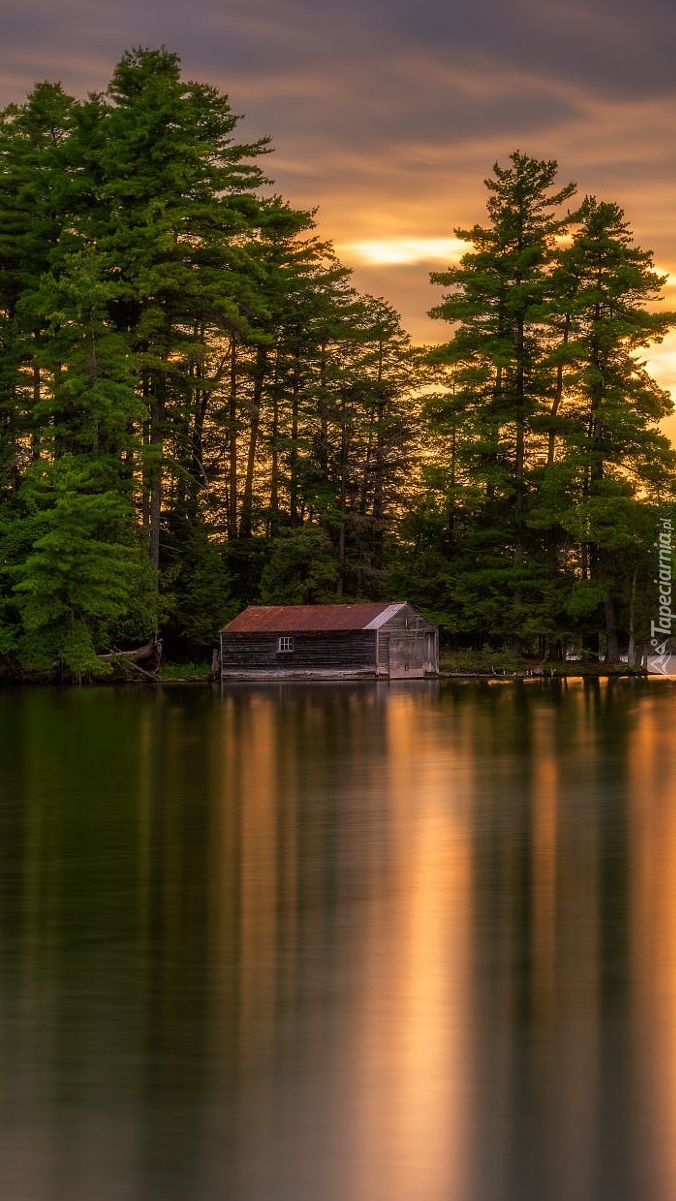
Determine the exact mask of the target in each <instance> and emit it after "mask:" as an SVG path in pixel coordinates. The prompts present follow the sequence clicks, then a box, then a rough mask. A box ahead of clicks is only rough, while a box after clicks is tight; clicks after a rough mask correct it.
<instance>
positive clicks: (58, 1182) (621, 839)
mask: <svg viewBox="0 0 676 1201" xmlns="http://www.w3.org/2000/svg"><path fill="white" fill-rule="evenodd" d="M99 698H100V699H99V700H98V701H96V702H94V701H92V697H91V695H89V696H84V694H83V695H81V696H80V697H79V699H78V697H76V696H74V695H73V696H71V697H70V699H69V700H68V701H67V702H66V704H67V706H68V708H67V709H63V708H62V709H61V710H59V717H58V721H59V722H60V723H61V725H60V726H59V728H58V731H57V734H58V736H55V737H54V739H53V742H52V744H51V749H50V743H49V740H48V739H46V738H45V725H44V721H45V719H46V711H47V709H48V708H49V703H48V700H47V699H46V698H45V696H44V695H43V696H41V697H37V698H34V697H33V696H29V697H28V698H24V700H23V702H22V705H23V707H22V706H14V707H9V708H7V710H6V721H7V722H8V726H7V728H8V729H10V730H11V731H13V732H12V733H11V737H10V738H8V742H7V747H6V750H7V752H8V755H9V763H10V768H11V771H10V772H9V775H7V776H6V779H10V778H11V779H12V780H14V781H15V783H14V784H13V786H12V787H13V789H14V791H13V792H12V793H11V795H10V796H9V801H10V803H9V804H8V806H7V807H6V808H4V809H3V808H0V833H1V834H2V837H0V857H3V862H2V867H3V870H2V871H1V872H0V973H1V974H2V979H1V980H0V984H2V988H0V1067H1V1068H2V1075H1V1076H0V1142H1V1143H2V1144H7V1147H4V1146H2V1145H0V1151H3V1150H7V1154H6V1155H5V1156H4V1158H3V1157H0V1193H1V1194H2V1195H3V1197H4V1196H8V1197H11V1201H46V1197H49V1201H61V1198H62V1197H63V1198H64V1201H65V1198H66V1197H68V1201H109V1199H110V1201H118V1198H121V1197H125V1199H126V1198H133V1197H139V1198H141V1197H142V1198H143V1201H160V1198H161V1201H178V1199H179V1198H180V1199H181V1201H184V1199H185V1198H187V1197H189V1198H190V1201H214V1198H215V1197H220V1196H226V1195H227V1196H228V1197H231V1198H232V1199H233V1201H271V1198H273V1197H274V1198H275V1201H317V1198H319V1197H321V1198H322V1201H544V1199H546V1201H606V1199H607V1198H608V1199H609V1198H611V1197H612V1198H613V1201H615V1198H618V1201H673V1197H674V1196H676V742H675V741H672V738H671V731H672V729H673V728H674V718H675V717H676V692H675V691H674V688H673V687H672V686H671V685H670V684H668V683H665V685H664V686H663V687H661V688H659V687H653V686H652V685H651V684H643V683H640V682H639V683H637V684H635V683H633V682H631V681H621V682H617V683H615V684H609V685H604V684H600V685H598V686H596V685H585V686H582V685H579V686H577V685H570V686H568V687H565V686H558V685H556V684H552V685H551V686H548V685H542V684H533V685H524V686H514V685H510V686H502V685H499V686H495V687H491V686H479V687H475V686H462V685H459V686H444V685H434V684H430V685H427V684H424V685H422V684H421V685H415V684H410V683H407V684H402V685H400V686H399V685H378V686H373V687H372V686H370V685H358V686H354V685H345V686H343V687H326V686H308V687H304V686H293V687H291V686H289V687H277V686H270V687H258V688H256V687H241V688H237V687H233V688H230V689H226V690H224V691H223V692H222V693H214V694H213V695H212V694H211V693H204V692H199V693H192V694H191V693H189V692H185V693H182V692H181V691H172V690H167V691H166V692H165V693H164V694H157V695H151V694H145V696H144V697H143V698H142V699H141V700H137V699H136V697H134V699H133V700H130V698H129V695H128V694H124V695H118V694H115V695H113V694H112V693H111V694H108V693H104V694H99ZM1 699H2V698H1V697H0V701H1ZM106 706H108V707H109V709H110V713H109V714H108V716H107V718H106V720H105V722H101V720H100V718H99V717H98V716H97V707H98V708H103V709H106ZM38 719H39V720H38ZM12 723H14V724H13V725H12ZM74 730H76V731H77V733H78V738H75V737H74ZM78 739H79V743H78ZM78 745H79V746H80V747H81V748H82V747H84V748H86V751H81V753H80V755H79V757H78V754H77V753H76V752H77V748H78ZM64 748H65V749H64ZM83 756H84V758H83ZM102 763H105V764H106V765H107V768H106V774H105V777H104V778H102V776H101V764H102ZM3 1080H4V1082H5V1083H4V1090H5V1092H4V1095H3V1084H2V1082H1V1081H3ZM10 1094H11V1095H10ZM10 1186H11V1187H10ZM50 1190H51V1191H50Z"/></svg>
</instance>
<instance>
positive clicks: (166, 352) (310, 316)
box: [0, 49, 676, 678]
mask: <svg viewBox="0 0 676 1201" xmlns="http://www.w3.org/2000/svg"><path fill="white" fill-rule="evenodd" d="M238 123H239V118H238V117H237V116H236V115H235V114H234V113H233V111H232V110H231V108H230V105H229V102H228V99H227V98H226V97H225V96H224V95H222V94H221V93H219V92H218V91H217V90H216V89H215V88H213V87H211V86H209V85H206V84H202V83H196V82H192V81H186V80H184V79H183V77H182V73H181V65H180V61H179V59H178V57H177V56H176V55H174V54H171V53H169V52H167V51H166V50H164V49H161V50H145V49H143V50H134V51H131V52H129V53H127V54H125V55H124V56H123V58H122V59H121V61H120V62H119V64H118V65H117V67H116V68H115V71H114V73H113V76H112V79H111V82H110V84H109V86H108V88H107V90H106V91H105V92H104V93H101V94H90V95H89V96H88V97H87V98H86V99H85V100H78V99H76V98H74V97H72V96H69V95H67V94H66V93H65V92H64V90H63V89H62V87H61V86H60V85H59V84H57V83H41V84H39V85H37V86H36V87H35V88H34V90H33V91H32V92H31V93H30V95H29V96H28V97H27V98H26V100H25V102H24V103H22V104H14V105H10V106H9V107H8V108H6V109H5V110H4V111H3V112H2V113H1V114H0V164H1V165H0V338H1V339H2V355H1V357H0V572H1V574H0V610H1V611H0V657H1V658H2V662H3V663H4V668H5V671H14V672H15V673H17V672H22V671H25V670H32V671H50V670H53V668H54V666H55V665H58V667H59V670H60V671H61V673H62V675H65V676H70V677H75V678H81V677H86V676H88V677H92V676H96V675H100V674H105V673H106V672H107V671H109V670H110V669H109V665H108V663H107V662H106V660H104V659H102V658H101V657H100V656H101V655H102V654H106V653H108V652H110V651H111V649H115V648H121V647H132V646H134V645H136V644H138V643H139V642H143V641H144V640H148V639H150V638H152V637H153V636H155V635H157V633H158V632H159V633H160V635H161V637H162V640H163V643H164V647H165V652H166V653H168V654H169V655H170V656H171V657H173V658H175V659H186V658H190V657H193V658H194V657H202V658H204V657H208V656H209V654H210V652H211V648H212V646H213V645H214V641H215V634H216V631H217V630H218V628H219V626H221V625H222V624H223V623H224V621H226V620H227V619H228V618H229V617H231V616H233V615H234V614H235V613H236V612H238V611H239V609H240V608H241V607H242V606H243V605H245V604H247V603H263V604H276V603H297V602H306V603H308V602H319V601H328V600H333V601H335V600H336V598H339V599H340V598H343V599H345V600H359V599H408V600H410V601H411V602H412V603H413V604H415V605H417V606H418V607H419V608H420V609H421V610H422V611H423V612H425V613H426V615H427V616H429V617H430V618H432V619H433V620H435V621H436V622H438V624H439V625H440V627H441V629H442V631H443V633H444V636H445V638H446V641H447V643H448V644H449V645H455V646H458V647H474V648H477V649H478V648H481V647H483V646H491V647H495V648H499V647H503V646H509V647H511V648H512V649H513V650H515V651H518V652H519V653H532V654H537V655H540V656H541V657H545V658H546V657H557V656H560V655H561V654H562V653H563V652H564V649H565V648H566V647H567V646H576V647H582V648H586V649H587V651H588V652H589V653H590V654H595V655H599V654H601V655H604V656H605V657H606V658H607V659H608V660H615V659H617V658H618V655H619V652H620V650H625V651H626V649H627V644H628V643H629V642H630V641H631V644H632V645H633V644H634V643H635V642H636V640H639V639H645V638H646V636H647V632H648V630H649V628H650V620H651V617H652V616H654V612H653V609H654V607H655V605H656V603H657V602H656V599H655V598H656V588H655V583H654V577H655V572H656V562H657V558H656V551H655V547H654V543H655V538H656V529H657V527H658V524H659V521H660V519H664V518H665V517H669V516H670V515H671V512H672V505H673V501H674V485H675V481H676V455H675V454H674V451H673V450H672V449H671V447H670V445H669V442H668V440H667V439H666V438H665V436H664V435H663V434H662V433H660V429H659V422H660V420H661V419H662V418H663V417H664V416H665V415H667V414H668V413H669V412H670V411H671V401H670V398H669V395H668V394H667V393H666V392H665V391H663V390H662V389H660V388H659V387H658V386H657V384H656V383H655V381H654V380H653V379H652V378H651V377H650V375H649V374H648V372H647V371H646V368H645V363H644V352H645V349H646V348H647V347H648V346H650V344H651V343H654V342H655V341H659V340H660V339H661V338H662V337H663V336H664V334H665V333H666V332H667V331H668V329H669V328H670V327H671V326H672V325H674V324H675V323H676V315H675V314H672V313H667V312H665V311H662V310H661V309H660V308H659V306H658V305H657V304H656V302H657V301H659V299H660V291H661V287H662V285H663V283H664V279H663V278H662V277H661V276H660V275H659V274H658V273H657V272H656V271H655V269H654V267H653V262H652V256H651V254H650V253H649V252H646V251H643V250H641V249H640V248H638V247H637V246H636V245H635V243H634V239H633V236H632V233H631V230H630V228H629V225H628V223H627V221H626V220H625V217H624V214H623V212H622V210H621V209H620V208H619V207H618V206H617V205H616V204H615V203H610V202H605V201H599V200H597V199H596V198H594V197H591V196H586V197H584V198H583V199H582V200H576V198H575V187H574V185H572V184H568V185H566V186H561V185H560V184H559V183H558V182H557V179H556V175H557V164H556V163H555V162H553V161H543V160H539V159H535V158H530V157H528V156H527V155H524V154H521V153H519V152H515V153H514V154H512V155H511V157H510V159H509V162H508V164H507V165H506V166H500V165H498V164H496V165H495V167H494V169H493V174H492V176H491V177H490V178H489V179H488V180H487V181H486V188H487V192H488V196H487V219H486V224H485V225H476V226H474V227H473V228H471V229H467V230H460V231H456V232H457V235H458V236H459V237H460V238H462V239H463V240H464V241H465V242H466V243H467V251H466V253H465V255H464V256H463V257H462V259H461V261H460V263H459V265H457V266H454V267H451V268H449V269H448V270H447V271H442V272H439V273H437V274H436V275H435V276H433V280H432V282H433V284H434V285H435V286H434V288H431V289H430V296H431V299H430V305H434V306H435V307H434V308H433V309H432V315H433V316H434V317H436V318H438V319H439V320H440V322H445V323H448V328H446V326H445V325H444V326H440V329H441V330H442V331H443V333H444V335H445V337H446V339H447V340H446V341H445V342H441V343H440V344H439V345H438V346H433V347H427V348H425V347H414V346H412V345H411V343H410V340H409V338H408V337H407V335H406V334H405V332H404V331H403V330H402V328H401V325H400V321H399V317H398V315H397V313H396V312H395V311H394V310H393V309H392V307H391V306H390V305H389V304H388V303H387V302H386V301H385V300H383V299H378V298H374V297H372V296H367V295H361V294H359V292H358V291H357V290H356V289H355V287H354V286H353V284H352V282H351V276H350V272H349V270H347V269H346V268H345V267H344V266H343V265H341V263H340V262H339V261H338V260H337V258H336V256H335V254H334V252H333V250H332V247H331V245H330V244H328V243H327V242H325V241H323V240H321V239H320V238H319V237H318V236H317V233H316V231H315V222H314V216H313V212H312V211H300V210H297V209H294V208H293V207H292V206H290V205H289V204H288V203H287V202H286V201H285V200H284V199H283V198H282V197H281V196H279V195H278V194H276V193H275V192H274V184H273V183H272V182H271V181H270V179H269V178H268V177H267V175H266V173H265V170H264V167H265V166H266V165H267V159H266V155H267V154H268V152H269V151H270V149H271V147H270V144H269V141H268V139H267V138H262V139H261V140H259V141H257V142H254V143H243V142H239V141H238V140H237V136H236V135H237V126H238ZM449 211H452V197H449Z"/></svg>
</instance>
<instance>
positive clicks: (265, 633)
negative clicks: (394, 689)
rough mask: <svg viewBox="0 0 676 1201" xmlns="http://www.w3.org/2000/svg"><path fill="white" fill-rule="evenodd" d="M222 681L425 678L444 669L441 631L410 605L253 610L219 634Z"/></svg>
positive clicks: (253, 608) (249, 610) (317, 606)
mask: <svg viewBox="0 0 676 1201" xmlns="http://www.w3.org/2000/svg"><path fill="white" fill-rule="evenodd" d="M220 658H221V679H223V680H227V679H240V680H241V679H255V680H261V679H318V678H319V679H355V678H365V679H374V678H375V679H377V678H382V679H390V680H404V679H420V678H421V677H423V676H435V675H437V674H438V672H439V635H438V631H437V628H436V626H434V625H432V623H431V622H430V621H427V619H426V618H425V617H423V616H422V615H421V614H420V613H417V612H416V610H415V609H413V608H412V607H411V605H409V604H407V602H406V601H395V602H389V601H384V602H382V603H368V604H354V605H272V606H267V605H266V606H258V605H251V606H249V608H248V609H244V611H243V612H242V613H240V614H239V615H238V616H237V617H235V618H234V619H233V621H230V622H228V624H227V625H226V626H224V627H223V629H222V630H221V631H220Z"/></svg>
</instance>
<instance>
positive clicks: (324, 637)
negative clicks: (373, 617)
mask: <svg viewBox="0 0 676 1201" xmlns="http://www.w3.org/2000/svg"><path fill="white" fill-rule="evenodd" d="M277 644H278V635H277V634H246V635H245V634H222V635H221V670H222V674H223V676H239V677H241V676H248V675H254V676H255V675H284V676H290V675H303V674H308V673H309V674H316V673H320V672H322V673H326V674H327V675H335V676H340V675H342V674H346V675H347V674H349V675H375V671H376V664H375V653H376V635H375V630H350V631H347V632H344V631H334V632H332V633H330V634H329V633H320V634H294V635H293V650H292V651H278V650H277Z"/></svg>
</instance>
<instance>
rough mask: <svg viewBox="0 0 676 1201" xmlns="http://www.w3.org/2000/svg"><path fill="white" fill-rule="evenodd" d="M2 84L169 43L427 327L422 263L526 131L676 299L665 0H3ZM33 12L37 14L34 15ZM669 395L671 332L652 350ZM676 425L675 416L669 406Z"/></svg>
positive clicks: (304, 198)
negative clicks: (606, 206)
mask: <svg viewBox="0 0 676 1201" xmlns="http://www.w3.org/2000/svg"><path fill="white" fill-rule="evenodd" d="M3 15H4V26H5V28H4V31H3V41H2V45H1V46H0V65H1V67H2V69H1V70H0V103H1V104H7V103H10V102H12V101H19V102H20V101H21V100H22V99H23V98H24V96H25V94H26V93H27V91H29V90H30V88H31V86H32V85H33V83H34V82H35V81H36V80H40V79H45V78H47V79H60V80H61V81H62V83H63V85H64V87H65V88H66V89H67V90H69V91H71V92H73V93H74V94H76V95H83V94H85V93H86V92H87V91H88V90H90V89H91V90H100V89H102V88H104V87H105V86H106V83H107V81H108V79H109V78H110V74H111V72H112V69H113V66H114V64H115V62H116V61H117V60H118V59H119V57H120V56H121V54H122V53H123V52H124V51H125V50H126V49H129V48H131V47H133V46H138V45H148V46H158V45H162V44H163V45H166V46H167V48H168V49H170V50H173V51H175V52H176V53H178V54H179V55H180V57H181V59H182V62H183V67H184V71H185V74H186V75H187V76H188V77H190V78H196V79H200V80H203V81H206V82H210V83H212V84H214V85H215V86H216V87H218V88H220V89H221V90H223V91H225V92H227V94H228V95H229V97H230V100H231V104H232V107H233V109H234V111H235V112H238V113H241V114H244V117H243V120H242V123H241V125H240V133H241V135H242V136H244V137H246V138H252V139H253V138H255V137H258V136H260V135H261V134H269V135H270V136H271V137H272V145H273V154H272V155H271V156H270V158H269V159H268V160H267V162H266V164H265V165H266V169H267V170H268V172H269V175H270V177H271V178H272V179H273V181H274V187H275V189H276V190H277V191H279V192H280V193H281V194H282V195H283V196H284V197H286V198H287V199H288V200H289V201H290V202H291V203H292V204H294V205H297V206H298V207H302V208H312V209H314V208H315V207H316V208H317V210H318V212H317V220H318V228H319V233H320V234H321V236H322V237H325V238H329V239H330V240H332V241H333V242H334V243H335V245H336V249H337V252H338V254H339V256H340V258H341V260H342V261H343V262H344V263H346V264H347V265H348V266H350V267H352V268H353V269H354V282H355V285H356V286H357V287H358V288H359V289H361V290H363V291H368V292H371V293H373V294H374V295H377V296H383V297H384V298H385V299H386V300H387V301H388V302H390V303H391V304H392V305H394V307H395V308H397V309H398V310H399V312H400V313H401V315H402V321H403V324H404V327H405V328H406V329H407V330H408V331H409V333H410V334H411V336H412V338H413V339H414V340H415V341H417V342H432V341H441V340H443V339H444V338H445V337H446V336H447V335H448V332H449V331H448V329H447V327H445V326H444V325H443V324H442V323H440V322H438V321H432V320H430V319H429V318H428V316H427V313H428V310H429V309H430V308H431V307H432V305H434V304H435V303H437V302H438V300H439V297H440V294H441V291H440V289H439V288H438V287H432V286H431V285H430V282H429V272H430V271H432V270H438V269H439V268H440V267H443V265H444V264H446V263H449V262H453V261H457V258H458V257H459V254H460V253H461V246H462V244H461V243H459V241H458V239H457V238H455V236H454V231H455V229H456V228H457V227H467V226H468V225H472V224H474V222H477V221H478V222H481V221H483V220H484V217H485V207H484V206H485V188H484V186H483V180H484V179H485V177H486V176H487V175H489V174H490V171H491V167H492V164H493V163H494V162H495V161H496V160H497V161H500V162H505V161H506V159H507V157H508V155H509V154H510V153H511V152H512V151H513V150H515V149H519V150H521V151H523V152H525V153H528V154H532V155H535V156H538V157H542V158H554V159H556V160H557V161H558V163H559V179H560V182H561V184H564V183H566V182H568V181H569V180H571V179H574V180H575V181H576V182H577V184H578V189H579V192H578V194H579V196H580V197H582V196H584V195H585V194H586V193H591V194H593V195H596V196H597V197H598V198H599V199H604V200H611V201H615V202H616V203H618V204H619V205H620V206H621V207H622V208H623V209H624V211H625V213H626V217H627V220H628V221H629V223H630V226H631V228H632V229H633V230H634V233H635V237H636V241H637V243H638V245H640V246H641V247H643V248H644V249H651V250H652V251H653V252H654V254H655V261H656V264H657V265H658V267H659V269H660V270H662V271H664V273H665V274H667V275H668V276H669V281H668V287H667V288H666V289H665V299H664V302H663V303H664V304H665V305H668V306H670V307H671V306H673V307H674V308H676V224H675V223H674V220H673V213H674V211H676V157H675V156H674V152H673V147H674V145H676V103H675V102H674V101H675V99H676V97H674V92H676V82H675V81H674V77H673V66H672V54H671V47H672V46H673V45H674V43H675V41H676V8H675V7H674V6H673V5H672V4H671V3H670V2H668V0H587V2H586V3H585V4H584V5H578V4H576V3H566V4H565V5H563V3H562V2H561V0H507V2H506V3H505V2H504V0H475V3H474V4H473V5H471V6H467V5H466V4H464V2H461V0H415V2H414V0H344V2H343V3H342V4H341V5H340V6H336V5H334V4H332V3H331V4H330V3H329V2H328V0H313V2H311V0H194V3H193V4H192V5H191V6H189V7H188V6H186V5H185V4H183V3H180V4H179V2H178V0H143V3H141V4H138V3H136V2H135V0H62V3H60V4H59V5H58V6H54V5H52V4H51V3H48V0H5V3H4V4H3ZM36 31H37V32H36ZM646 359H647V362H648V364H649V367H650V369H651V370H652V372H653V374H654V375H655V377H656V379H657V380H658V382H659V383H660V384H661V385H662V386H664V387H666V388H669V389H670V390H672V392H673V394H674V396H675V397H676V333H673V334H671V335H670V336H669V337H667V338H666V339H665V341H664V342H663V343H662V344H661V345H660V346H656V347H652V348H650V349H649V351H648V352H647V353H646ZM667 427H668V429H669V432H670V433H671V435H672V437H673V438H674V440H676V418H673V419H670V421H669V422H668V423H667Z"/></svg>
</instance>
